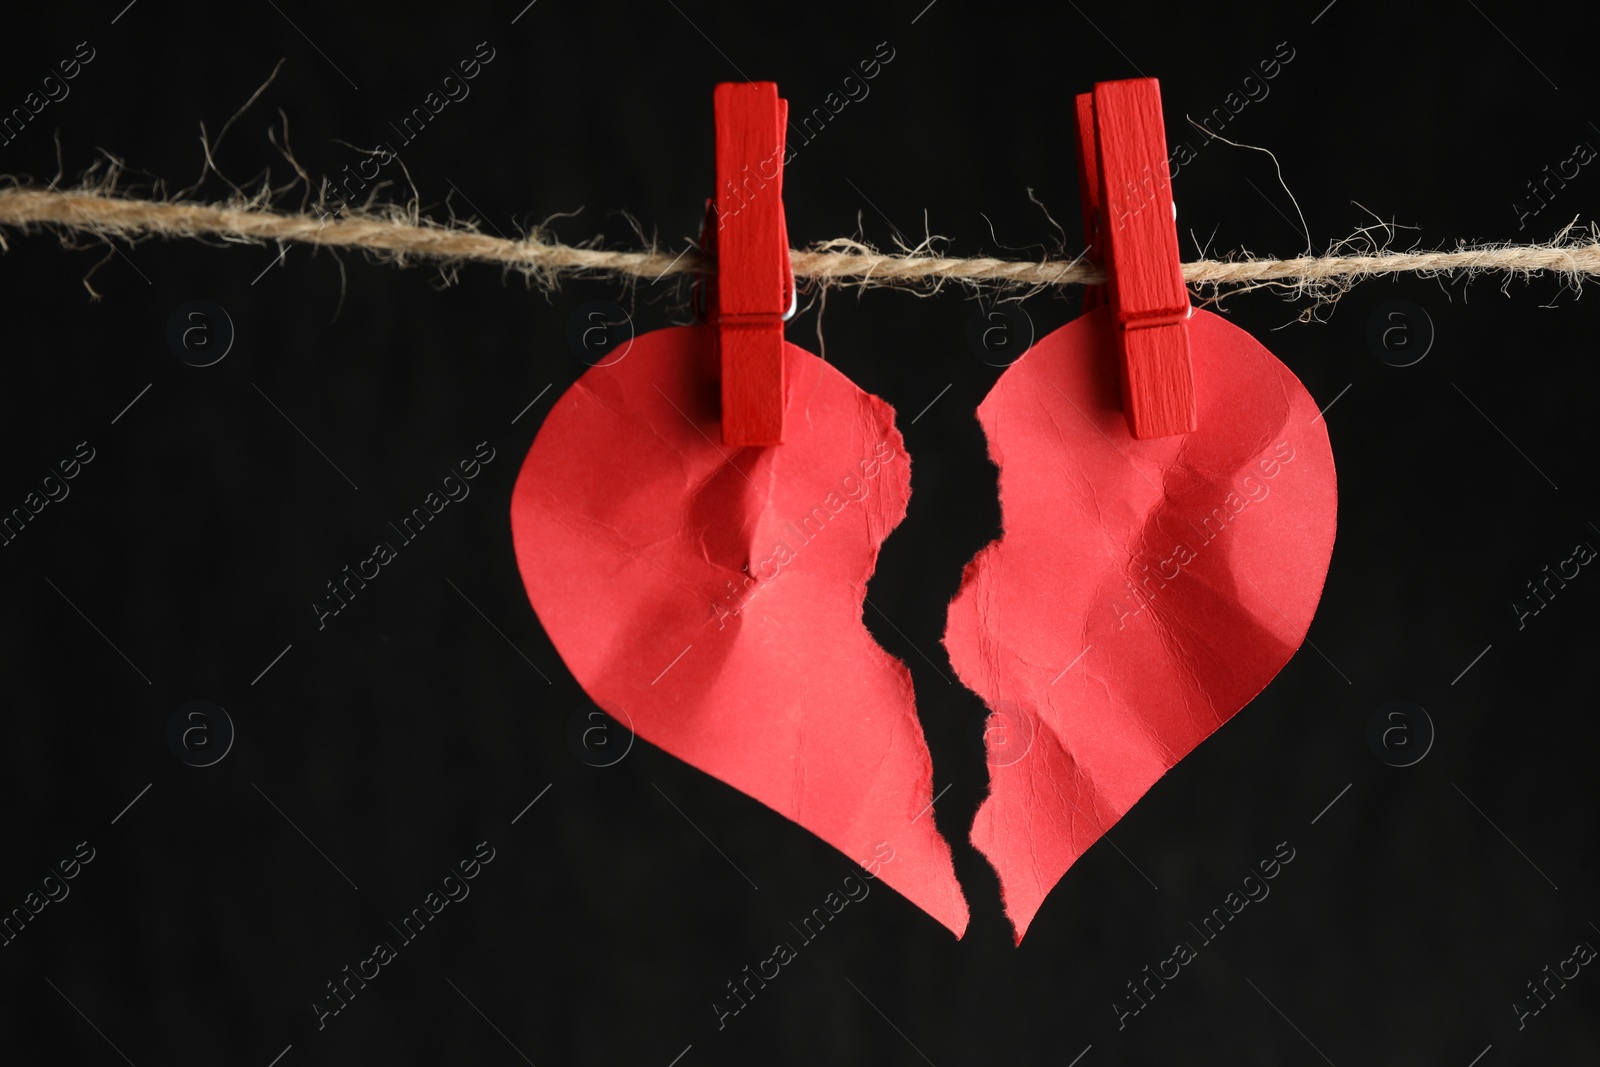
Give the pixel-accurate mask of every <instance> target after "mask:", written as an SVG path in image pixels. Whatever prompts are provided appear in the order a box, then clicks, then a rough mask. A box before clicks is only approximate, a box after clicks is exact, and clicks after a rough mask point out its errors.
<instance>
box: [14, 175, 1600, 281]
mask: <svg viewBox="0 0 1600 1067" xmlns="http://www.w3.org/2000/svg"><path fill="white" fill-rule="evenodd" d="M7 227H10V228H14V229H18V230H21V231H23V232H27V231H29V230H30V229H33V228H40V227H42V228H47V229H51V230H55V231H57V232H61V233H67V232H78V233H83V234H92V235H95V236H96V237H98V238H100V239H101V240H108V239H109V238H112V237H121V238H124V239H130V240H134V239H139V238H145V237H167V238H213V239H219V240H223V241H239V242H261V241H279V242H296V243H301V244H310V245H320V246H323V247H326V248H337V249H351V250H355V251H361V252H366V253H369V254H372V255H374V256H375V257H377V258H379V259H380V260H384V261H388V262H393V263H396V264H399V265H404V264H406V263H408V262H411V261H413V260H415V261H420V262H435V263H446V264H452V263H466V262H477V263H497V264H500V265H502V266H503V267H505V268H507V269H511V270H517V271H520V272H521V273H523V274H524V275H527V276H530V277H535V278H538V279H540V280H541V281H543V282H545V283H547V284H550V283H553V282H554V281H555V280H556V279H557V278H559V277H560V276H562V275H592V274H613V275H623V276H631V277H633V278H646V279H655V278H661V277H665V276H666V275H669V274H685V273H695V272H699V271H703V270H705V269H706V267H707V263H706V260H705V257H703V256H702V255H701V254H700V253H699V252H698V250H693V249H691V250H689V251H687V252H685V253H684V254H682V255H673V254H671V253H668V252H661V251H655V250H649V251H626V250H611V249H603V248H593V247H581V246H575V245H567V244H561V243H558V242H549V241H544V240H541V239H540V238H539V237H538V235H535V236H532V237H529V238H525V239H522V240H511V239H509V238H505V237H496V236H491V235H489V234H485V233H481V232H478V231H477V230H475V229H471V228H468V227H465V226H461V225H448V226H446V225H442V224H439V223H431V222H428V221H426V220H419V219H417V218H416V217H415V216H414V215H411V216H407V217H400V216H387V215H383V214H374V213H363V214H354V215H347V216H345V217H340V218H333V217H328V216H321V217H319V216H317V215H312V214H305V213H300V214H285V213H282V212H278V211H275V210H272V209H270V208H267V207H263V206H260V205H257V204H248V203H244V204H238V205H227V204H204V203H191V202H185V201H154V200H140V199H132V198H126V197H120V196H108V195H105V194H103V193H101V192H98V191H95V190H92V189H76V190H60V189H54V188H38V187H28V186H21V187H14V188H8V189H0V233H3V230H4V229H5V228H7ZM3 245H4V241H3V239H0V246H3ZM791 260H792V263H793V267H794V273H795V274H796V275H797V276H798V277H801V278H808V279H814V280H817V281H820V282H822V283H823V284H826V285H835V286H863V287H864V286H879V285H891V286H893V285H898V286H912V287H914V286H928V285H935V286H937V285H939V284H941V283H944V282H956V283H965V284H969V285H971V284H991V285H998V286H1035V287H1045V286H1059V285H1073V284H1077V285H1085V284H1088V285H1093V284H1098V283H1101V282H1104V281H1105V274H1104V272H1103V271H1101V270H1100V269H1099V268H1098V267H1096V266H1094V265H1092V264H1090V263H1088V262H1086V261H1085V260H1083V259H1075V260H1049V259H1046V260H1042V261H1032V262H1028V261H1018V260H1005V259H993V258H987V257H980V258H973V259H958V258H949V257H943V256H934V255H926V254H921V253H920V252H919V251H918V250H911V251H908V252H905V253H901V254H890V253H884V252H880V251H878V250H877V249H874V248H872V247H870V246H869V245H865V244H862V243H860V242H857V241H853V240H850V239H848V238H838V239H835V240H832V241H825V242H821V243H819V244H818V245H816V246H814V247H813V248H811V249H805V250H799V249H797V250H795V251H793V252H792V253H791ZM1458 271H1465V272H1471V273H1483V272H1510V273H1516V274H1524V275H1526V274H1532V273H1535V272H1543V271H1549V272H1554V273H1558V274H1562V275H1565V276H1567V277H1569V278H1574V279H1577V278H1583V277H1587V276H1600V243H1597V242H1586V243H1584V242H1580V243H1566V242H1564V241H1563V240H1562V238H1561V236H1558V238H1557V240H1556V241H1555V242H1552V243H1550V244H1545V245H1495V246H1481V247H1468V248H1461V249H1458V250H1456V251H1451V252H1445V251H1431V252H1430V251H1413V252H1388V251H1380V252H1377V253H1376V254H1371V255H1328V256H1300V257H1297V258H1294V259H1256V258H1247V259H1240V260H1232V261H1228V260H1210V259H1202V260H1197V261H1195V262H1192V263H1185V264H1183V277H1184V280H1185V281H1188V282H1191V283H1195V284H1202V285H1250V284H1256V285H1260V284H1273V283H1297V284H1300V285H1307V284H1316V283H1319V282H1324V281H1329V280H1344V281H1351V280H1355V279H1359V278H1363V277H1376V276H1379V275H1389V274H1403V273H1423V274H1442V273H1451V272H1458Z"/></svg>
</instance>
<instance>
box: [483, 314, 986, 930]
mask: <svg viewBox="0 0 1600 1067" xmlns="http://www.w3.org/2000/svg"><path fill="white" fill-rule="evenodd" d="M710 329H711V328H710V327H677V328H672V329H666V330H657V331H655V332H653V333H648V334H645V335H642V336H640V337H638V338H636V339H635V340H634V341H633V342H632V345H631V347H630V348H629V349H628V350H627V352H626V353H625V355H624V356H623V357H622V358H620V359H616V360H614V361H613V362H611V363H609V364H607V365H604V366H597V367H594V368H592V369H590V370H589V371H587V372H586V373H585V374H584V375H583V377H581V378H579V379H578V381H577V383H576V384H574V385H573V387H572V388H571V389H569V390H568V391H567V392H566V393H565V394H564V395H563V396H562V397H561V399H560V400H558V401H557V402H556V404H555V406H554V407H553V408H552V409H551V412H550V415H549V417H548V418H547V419H546V420H545V422H544V425H543V426H542V427H540V430H539V433H538V436H537V437H536V438H535V440H534V442H533V447H532V448H531V449H530V450H529V452H528V458H527V460H526V461H525V462H524V464H523V467H522V472H521V474H520V475H519V476H518V478H517V484H516V490H515V492H514V495H513V499H512V504H511V524H512V532H513V535H514V539H515V543H516V552H517V565H518V567H519V569H520V570H521V572H522V577H523V582H524V584H525V585H526V587H527V591H528V599H529V601H530V602H531V603H532V604H533V608H534V611H535V612H537V614H538V616H539V620H540V621H541V622H542V623H543V624H544V627H545V630H546V632H547V633H548V634H549V635H550V640H551V642H552V643H554V645H555V647H556V650H557V651H558V652H560V653H561V657H562V659H564V660H565V661H566V663H567V667H568V668H569V669H570V670H571V671H572V673H573V675H574V677H576V678H577V680H578V682H579V683H580V684H581V685H582V686H583V688H584V690H585V691H586V692H587V693H588V694H589V696H590V697H591V698H593V700H594V701H595V703H597V704H598V705H600V707H602V708H604V709H605V710H606V711H608V712H610V713H611V714H612V715H614V716H615V717H617V718H618V719H621V720H623V721H625V722H631V724H632V726H633V729H634V731H635V732H636V733H637V734H638V736H640V737H642V738H644V739H645V740H646V741H649V742H651V743H653V744H656V745H659V746H660V747H661V748H664V749H666V750H667V751H668V752H670V753H672V754H673V755H675V756H677V757H678V758H680V759H683V760H685V761H687V762H688V763H690V764H693V765H694V766H696V767H698V768H700V769H701V770H703V771H705V772H706V773H708V774H711V775H714V776H716V777H717V778H720V779H722V780H723V781H724V782H727V783H728V784H729V785H731V786H733V787H734V788H736V789H739V790H741V791H742V792H744V793H747V794H748V795H750V796H752V797H754V798H755V799H757V800H759V801H761V802H762V803H764V804H766V805H767V806H768V807H770V808H772V809H773V810H774V811H776V812H778V813H779V814H781V815H784V816H786V817H787V818H789V819H792V820H794V821H795V822H797V823H799V824H800V825H801V826H804V827H805V828H806V829H808V830H810V831H811V832H813V833H815V834H816V835H817V836H819V837H821V838H822V839H823V840H824V841H827V842H828V843H829V844H831V845H833V846H834V847H836V848H838V849H839V850H840V851H842V852H844V853H845V854H846V855H847V856H849V857H850V858H851V859H852V860H855V861H857V862H859V863H861V864H863V865H864V866H868V867H871V868H873V869H875V870H876V872H877V875H878V877H879V878H880V879H881V880H882V881H883V882H885V883H887V884H888V885H889V886H891V887H892V888H894V889H896V890H898V891H899V892H900V893H902V894H903V895H904V896H906V897H907V898H908V899H909V900H911V901H912V902H913V903H914V904H916V905H917V906H918V907H920V908H922V909H923V910H924V911H926V912H928V913H929V914H930V915H932V916H933V917H934V918H936V919H938V920H939V921H940V922H942V923H944V924H945V925H946V926H947V927H949V928H950V929H951V930H953V931H954V932H955V933H956V935H957V936H960V935H961V933H962V932H963V931H964V930H965V929H966V924H967V906H966V901H965V899H964V898H963V896H962V894H961V888H960V886H959V884H958V883H957V882H956V878H955V871H954V869H953V867H952V864H951V859H950V847H949V845H948V844H947V843H946V841H945V840H944V838H942V837H941V836H940V835H939V832H938V830H937V829H936V827H935V825H934V819H933V814H932V810H931V808H932V801H933V788H932V765H931V762H930V760H929V756H928V747H927V744H926V742H925V741H924V739H923V736H922V730H921V727H920V724H919V723H918V720H917V716H916V710H915V705H914V698H913V695H912V688H911V675H910V673H909V672H908V671H907V670H906V667H905V665H904V664H902V663H901V662H899V661H898V660H896V659H894V658H893V657H892V656H890V655H889V654H888V653H887V652H885V651H884V650H883V649H882V648H881V647H879V645H878V644H877V643H876V642H875V641H874V640H873V638H872V635H871V634H870V633H869V632H868V631H867V629H866V627H865V626H864V625H863V624H862V621H861V613H862V602H863V597H864V596H865V590H866V582H867V578H868V577H869V576H870V575H871V574H872V571H873V568H874V566H875V565H876V562H877V557H878V547H879V545H880V544H881V543H882V541H883V539H884V538H885V537H886V536H888V534H889V531H890V530H892V529H894V527H895V526H896V525H897V524H898V523H899V522H900V520H901V519H902V518H903V517H904V516H905V511H906V501H907V499H908V498H909V496H910V482H911V477H910V461H909V459H908V458H907V457H906V454H905V449H904V447H903V443H902V441H901V438H900V434H899V432H898V431H897V430H896V429H895V427H894V412H893V410H892V409H891V408H890V407H889V405H888V404H886V403H884V402H883V401H882V400H880V399H878V398H877V397H875V396H871V395H869V394H867V393H864V392H862V391H861V390H860V389H859V388H857V387H856V386H855V385H854V383H852V382H851V381H850V380H849V379H848V378H846V377H845V376H844V375H842V374H840V373H839V372H838V371H837V370H835V369H834V368H833V367H831V366H829V365H828V364H827V363H825V362H823V361H822V360H820V359H818V358H817V357H816V356H813V355H811V354H810V353H809V352H806V351H805V350H804V349H801V348H798V347H796V346H794V345H786V346H785V349H784V360H785V369H784V383H785V394H786V407H785V426H786V430H785V438H784V443H783V444H782V445H779V446H776V447H772V448H743V449H731V450H730V449H725V448H723V447H722V445H721V444H720V440H721V437H720V408H719V399H718V378H717V373H716V363H715V355H714V352H713V349H714V345H713V337H712V335H711V333H710Z"/></svg>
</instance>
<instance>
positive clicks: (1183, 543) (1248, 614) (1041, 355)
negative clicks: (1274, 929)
mask: <svg viewBox="0 0 1600 1067" xmlns="http://www.w3.org/2000/svg"><path fill="white" fill-rule="evenodd" d="M1111 329H1112V324H1111V319H1110V317H1109V312H1108V311H1107V310H1106V309H1105V308H1101V309H1098V310H1096V311H1094V312H1092V313H1090V314H1087V315H1084V316H1082V317H1080V318H1078V319H1076V320H1074V321H1073V322H1070V323H1068V324H1067V325H1066V326H1063V327H1062V328H1061V329H1059V330H1057V331H1055V332H1054V333H1052V334H1050V335H1049V336H1048V337H1046V338H1044V339H1043V340H1042V341H1041V342H1039V344H1037V345H1036V346H1034V348H1032V349H1031V350H1029V351H1028V352H1027V353H1026V354H1025V355H1024V356H1023V358H1022V359H1020V360H1019V361H1018V362H1017V363H1015V364H1014V365H1012V367H1011V368H1010V369H1008V370H1007V371H1006V373H1005V374H1004V375H1003V376H1002V377H1001V379H1000V381H999V382H998V383H997V384H996V385H995V387H994V389H993V391H992V392H990V394H989V396H988V397H987V398H986V399H985V400H984V402H983V404H982V405H981V406H980V407H979V409H978V417H979V420H980V421H981V422H982V424H983V428H984V431H985V433H986V434H987V436H988V440H989V452H990V456H991V458H992V459H993V460H994V461H995V463H996V464H997V465H998V466H999V468H1000V502H1001V510H1002V525H1003V527H1004V535H1003V537H1002V538H1001V539H1000V540H999V541H996V542H994V543H993V544H990V545H989V546H988V547H986V548H985V549H983V550H982V551H981V552H980V553H979V554H978V556H977V557H976V558H975V559H974V560H973V561H972V562H971V563H970V564H969V565H968V567H967V571H966V574H965V576H964V578H963V581H962V585H961V590H960V592H959V593H958V594H957V596H956V598H955V600H954V601H953V602H952V603H951V606H950V614H949V619H948V624H947V629H946V633H945V646H946V648H947V649H948V651H949V653H950V660H951V663H952V664H953V665H954V666H955V669H956V671H957V673H958V674H959V675H960V676H961V680H962V681H963V682H965V683H966V684H967V686H968V687H970V688H971V689H973V690H974V691H976V692H977V693H978V694H979V695H980V696H982V697H983V699H984V702H985V703H986V704H987V705H988V706H989V708H990V709H991V719H990V729H989V730H988V731H987V734H986V738H987V743H988V751H989V755H990V759H989V762H990V775H991V777H990V780H991V785H990V793H989V796H988V797H987V798H986V799H985V800H984V802H983V804H982V806H981V807H980V808H979V810H978V814H977V818H976V821H975V823H974V825H973V830H972V840H973V843H974V844H975V845H976V846H977V847H978V848H979V850H980V851H982V852H983V853H984V855H985V856H987V857H988V859H989V861H990V863H991V864H993V866H994V868H995V870H996V871H997V872H998V874H999V877H1000V884H1001V892H1002V896H1003V898H1004V901H1005V907H1006V912H1007V914H1008V916H1009V917H1010V919H1011V922H1012V925H1013V927H1014V928H1015V931H1016V938H1017V940H1018V941H1019V942H1020V941H1021V939H1022V935H1023V934H1024V933H1025V932H1026V930H1027V928H1028V925H1029V923H1030V922H1031V921H1032V919H1033V917H1034V915H1035V913H1036V912H1037V911H1038V909H1039V906H1040V904H1041V903H1042V902H1043V900H1044V898H1045V896H1046V894H1048V893H1049V891H1050V889H1051V887H1052V886H1054V885H1055V884H1056V882H1057V881H1058V880H1059V879H1060V878H1061V876H1062V874H1063V873H1064V872H1065V871H1066V870H1067V868H1068V867H1069V866H1071V865H1072V863H1073V862H1074V861H1076V860H1077V858H1078V857H1079V856H1080V855H1082V854H1083V852H1084V851H1085V850H1086V849H1088V848H1089V846H1090V845H1092V844H1093V843H1094V842H1095V841H1096V840H1098V839H1099V838H1100V836H1101V835H1102V834H1104V833H1105V832H1106V830H1107V829H1108V828H1109V827H1110V826H1111V825H1112V824H1113V823H1115V822H1116V821H1117V820H1118V819H1119V818H1121V817H1122V816H1123V815H1124V814H1125V813H1126V812H1127V811H1128V809H1129V808H1130V807H1132V806H1133V804H1134V802H1135V801H1137V800H1138V799H1139V798H1140V797H1141V796H1143V795H1144V793H1145V791H1146V790H1148V789H1149V788H1150V787H1151V785H1153V784H1154V783H1155V781H1156V779H1157V778H1159V777H1161V775H1163V774H1165V773H1166V772H1167V771H1168V770H1170V769H1171V768H1172V767H1173V766H1175V765H1176V764H1177V762H1178V761H1179V760H1181V759H1182V758H1183V757H1184V756H1185V755H1187V754H1188V753H1189V752H1190V751H1191V750H1192V749H1193V748H1194V747H1195V746H1196V745H1197V744H1199V743H1200V742H1201V741H1202V740H1204V739H1205V738H1206V737H1207V736H1208V735H1210V734H1211V733H1212V731H1214V730H1216V729H1217V727H1219V726H1220V725H1222V723H1224V722H1226V721H1227V720H1228V719H1229V718H1230V717H1231V716H1232V715H1233V714H1234V712H1236V711H1238V710H1239V709H1240V708H1241V707H1243V706H1244V705H1245V704H1246V703H1247V702H1248V701H1249V700H1251V699H1252V698H1253V697H1254V696H1255V695H1256V694H1257V693H1259V692H1260V691H1261V689H1262V688H1263V687H1264V686H1265V685H1266V684H1267V683H1268V682H1269V681H1271V679H1272V678H1273V676H1274V675H1276V674H1277V673H1278V671H1279V670H1280V669H1282V667H1283V666H1284V665H1285V664H1286V663H1287V662H1288V661H1289V658H1290V657H1291V656H1292V655H1293V654H1294V652H1295V650H1296V649H1298V648H1299V647H1300V644H1301V642H1302V641H1303V640H1304V638H1305V635H1306V631H1307V629H1308V628H1309V627H1310V625H1311V618H1312V615H1313V614H1314V612H1315V610H1316V605H1317V601H1318V599H1319V598H1320V596H1321V593H1322V584H1323V580H1324V578H1325V576H1326V574H1327V569H1328V561H1329V557H1330V555H1331V553H1332V551H1333V537H1334V521H1335V510H1336V508H1335V505H1336V500H1337V490H1336V483H1335V477H1334V469H1333V454H1332V451H1331V449H1330V448H1329V445H1328V435H1327V430H1326V424H1325V423H1324V422H1323V421H1322V420H1321V418H1320V416H1319V415H1318V412H1317V406H1316V403H1315V402H1314V401H1313V400H1312V398H1311V396H1310V394H1308V393H1307V392H1306V390H1305V387H1304V386H1302V385H1301V384H1300V382H1299V380H1298V379H1296V378H1295V376H1294V375H1293V374H1292V373H1291V372H1290V371H1289V369H1288V368H1287V367H1285V366H1284V365H1283V364H1282V363H1280V362H1278V360H1277V359H1276V358H1275V357H1274V356H1273V355H1272V353H1270V352H1268V351H1267V350H1266V349H1265V348H1263V347H1262V346H1261V345H1260V344H1259V343H1257V342H1256V341H1255V339H1254V338H1252V337H1251V336H1250V335H1249V334H1248V333H1246V332H1245V331H1243V330H1241V329H1239V328H1238V327H1235V326H1233V325H1232V324H1230V323H1228V322H1227V321H1226V320H1224V319H1222V318H1220V317H1218V316H1216V315H1213V314H1211V313H1210V312H1206V311H1196V312H1195V313H1194V315H1193V316H1192V317H1191V318H1190V319H1189V334H1190V342H1191V347H1192V352H1193V362H1194V367H1195V388H1196V401H1197V405H1198V410H1199V429H1198V431H1196V432H1195V433H1191V434H1184V435H1180V436H1174V437H1162V438H1154V439H1150V440H1142V441H1141V440H1135V439H1134V438H1133V437H1132V436H1131V435H1130V434H1129V432H1128V429H1127V423H1126V421H1125V419H1124V417H1123V414H1122V407H1121V398H1120V395H1119V385H1118V375H1117V357H1116V353H1115V350H1114V347H1113V343H1112V335H1111ZM997 711H998V712H999V714H995V712H997Z"/></svg>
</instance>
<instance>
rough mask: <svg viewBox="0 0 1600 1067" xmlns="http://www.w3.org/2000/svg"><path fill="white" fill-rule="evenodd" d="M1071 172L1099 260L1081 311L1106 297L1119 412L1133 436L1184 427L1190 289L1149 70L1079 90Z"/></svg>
mask: <svg viewBox="0 0 1600 1067" xmlns="http://www.w3.org/2000/svg"><path fill="white" fill-rule="evenodd" d="M1077 117H1078V175H1079V181H1080V188H1081V190H1082V201H1083V216H1084V231H1085V234H1086V235H1087V236H1088V238H1089V241H1090V256H1091V258H1096V259H1098V260H1099V261H1100V262H1102V263H1103V264H1104V265H1105V268H1106V273H1107V275H1108V277H1109V282H1108V284H1107V285H1106V286H1105V287H1104V289H1103V290H1102V291H1101V292H1099V293H1097V292H1096V290H1097V289H1100V287H1098V286H1091V287H1090V289H1089V292H1088V294H1086V295H1085V297H1084V310H1085V311H1088V310H1092V309H1093V308H1094V307H1096V306H1098V304H1099V303H1100V302H1102V301H1103V302H1104V303H1107V304H1110V306H1111V315H1112V319H1113V321H1114V322H1115V324H1116V325H1115V329H1116V335H1117V355H1118V357H1119V359H1120V361H1121V369H1122V410H1123V412H1124V413H1125V414H1126V415H1127V417H1128V428H1129V430H1131V431H1132V433H1133V436H1134V437H1137V438H1141V439H1142V438H1149V437H1166V436H1169V435H1171V434H1180V433H1192V432H1193V431H1194V430H1195V428H1196V426H1197V421H1196V413H1195V396H1194V371H1193V367H1192V366H1191V364H1190V360H1189V326H1188V321H1187V320H1188V317H1189V314H1190V312H1191V308H1190V306H1189V291H1188V289H1186V288H1185V287H1184V284H1183V270H1182V267H1181V266H1180V265H1179V260H1178V228H1177V225H1176V223H1175V221H1174V211H1173V203H1172V181H1171V179H1170V178H1169V177H1168V174H1167V138H1166V133H1165V130H1164V128H1163V126H1162V124H1161V123H1162V119H1161V89H1160V86H1159V85H1158V84H1157V82H1156V80H1155V79H1154V78H1129V79H1127V80H1126V81H1114V82H1099V83H1097V84H1096V85H1095V87H1094V92H1093V93H1092V94H1090V93H1084V94H1082V95H1080V96H1079V97H1078V98H1077Z"/></svg>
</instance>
